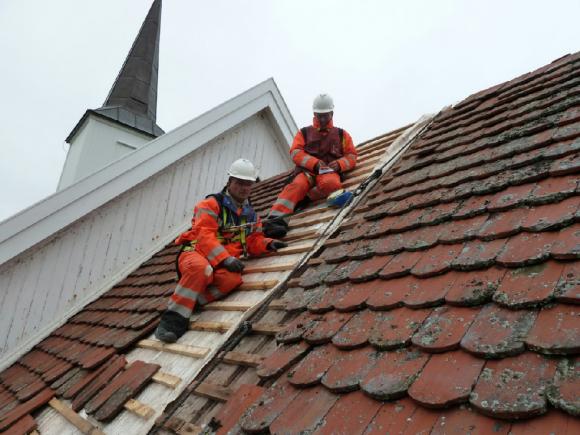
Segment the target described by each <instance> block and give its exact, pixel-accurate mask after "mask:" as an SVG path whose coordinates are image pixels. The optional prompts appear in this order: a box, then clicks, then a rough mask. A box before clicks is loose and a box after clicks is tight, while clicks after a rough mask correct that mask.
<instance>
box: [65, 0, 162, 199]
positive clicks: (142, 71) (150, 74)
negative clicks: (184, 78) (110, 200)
mask: <svg viewBox="0 0 580 435" xmlns="http://www.w3.org/2000/svg"><path fill="white" fill-rule="evenodd" d="M160 25H161V0H154V1H153V4H152V5H151V8H150V9H149V13H148V14H147V17H146V18H145V21H144V22H143V24H142V25H141V29H140V30H139V34H138V35H137V38H135V41H134V42H133V46H132V47H131V50H130V51H129V54H128V55H127V58H126V59H125V62H124V63H123V66H122V67H121V70H120V71H119V74H118V75H117V78H116V79H115V83H113V86H112V87H111V90H110V92H109V95H108V96H107V99H106V100H105V102H104V104H103V106H102V107H99V108H98V109H88V110H87V111H86V112H85V114H84V115H83V117H82V118H81V119H80V121H79V122H77V124H76V125H75V127H74V128H73V130H72V131H71V132H70V134H69V135H68V137H67V138H66V139H65V140H66V142H67V143H69V144H70V148H69V150H68V153H67V157H66V161H65V164H64V167H63V169H62V174H61V176H60V181H59V183H58V189H59V190H60V189H63V188H65V187H67V186H70V185H71V184H73V183H75V182H77V181H78V180H80V179H81V178H84V177H86V176H87V175H89V174H92V173H93V172H95V171H98V170H99V169H101V168H103V167H105V166H106V165H108V164H110V163H111V162H114V161H115V160H118V159H119V158H121V157H122V156H124V155H125V154H127V153H130V152H133V151H135V150H136V149H138V148H140V147H142V146H143V145H145V144H146V143H148V142H150V141H151V140H152V139H154V138H155V137H157V136H161V135H162V134H164V133H165V132H164V131H163V130H162V129H161V128H160V127H159V126H158V125H157V119H156V118H157V75H158V70H159V33H160Z"/></svg>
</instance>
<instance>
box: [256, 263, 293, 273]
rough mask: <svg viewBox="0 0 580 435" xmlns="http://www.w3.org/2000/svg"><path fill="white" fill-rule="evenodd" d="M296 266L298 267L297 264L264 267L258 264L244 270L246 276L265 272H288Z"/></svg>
mask: <svg viewBox="0 0 580 435" xmlns="http://www.w3.org/2000/svg"><path fill="white" fill-rule="evenodd" d="M295 265H296V262H292V263H284V264H269V265H264V266H260V265H259V264H257V265H252V266H246V268H245V269H244V274H249V273H265V272H284V271H287V270H292V269H294V266H295Z"/></svg>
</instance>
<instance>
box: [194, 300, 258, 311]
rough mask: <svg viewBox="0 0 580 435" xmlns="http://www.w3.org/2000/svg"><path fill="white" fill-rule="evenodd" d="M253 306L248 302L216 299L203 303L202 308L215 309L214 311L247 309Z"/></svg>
mask: <svg viewBox="0 0 580 435" xmlns="http://www.w3.org/2000/svg"><path fill="white" fill-rule="evenodd" d="M253 306H254V304H253V303H248V302H230V301H218V302H211V303H209V304H207V305H205V306H204V307H203V308H204V309H205V310H215V311H247V310H249V309H250V308H252V307H253Z"/></svg>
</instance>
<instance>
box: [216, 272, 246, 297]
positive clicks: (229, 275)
mask: <svg viewBox="0 0 580 435" xmlns="http://www.w3.org/2000/svg"><path fill="white" fill-rule="evenodd" d="M241 283H242V274H241V273H236V272H230V271H229V270H227V269H221V268H220V269H218V270H216V271H215V273H214V276H213V285H215V286H216V287H217V288H218V289H219V290H220V291H221V292H222V293H229V292H231V291H232V290H234V289H235V288H237V287H238V286H239V285H240V284H241Z"/></svg>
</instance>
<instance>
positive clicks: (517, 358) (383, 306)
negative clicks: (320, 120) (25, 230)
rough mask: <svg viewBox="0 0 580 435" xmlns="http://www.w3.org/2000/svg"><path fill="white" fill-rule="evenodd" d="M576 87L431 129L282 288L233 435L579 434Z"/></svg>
mask: <svg viewBox="0 0 580 435" xmlns="http://www.w3.org/2000/svg"><path fill="white" fill-rule="evenodd" d="M579 77H580V53H579V54H575V55H573V56H566V57H564V58H561V59H559V60H557V61H555V62H553V63H552V64H550V65H547V66H545V67H543V68H540V69H539V70H537V71H534V72H532V73H529V74H525V75H523V76H521V77H518V78H516V79H514V80H512V81H510V82H507V83H504V84H502V85H498V86H495V87H493V88H491V89H488V90H486V91H482V92H479V93H477V94H474V95H472V96H470V97H469V98H467V99H466V100H464V101H463V102H461V103H459V104H457V105H455V106H454V107H452V108H448V109H446V110H444V111H443V112H441V113H440V114H439V115H437V116H436V118H435V119H434V120H433V122H432V123H431V124H430V125H429V127H428V129H427V130H426V131H424V132H423V134H421V136H420V137H419V138H418V139H416V140H415V141H414V143H412V145H411V147H410V148H409V149H408V151H407V152H406V153H405V154H404V155H403V156H402V158H401V160H400V161H399V162H398V163H397V164H396V165H395V166H394V167H393V168H392V169H391V170H390V171H388V172H387V173H386V174H385V175H384V176H383V177H382V179H381V180H380V182H379V183H378V184H377V185H376V186H375V187H374V188H373V189H372V191H371V192H370V193H369V195H368V197H367V200H366V202H365V203H363V205H362V206H360V207H358V209H357V210H355V211H354V216H353V217H352V219H351V221H350V222H349V223H347V224H344V225H343V227H342V229H341V230H339V231H338V233H337V235H336V237H335V238H334V239H331V240H329V241H327V243H326V245H325V248H324V249H323V250H322V251H321V252H320V256H319V258H317V259H314V260H311V262H310V264H311V265H310V267H307V268H306V270H305V271H304V273H303V275H302V276H301V278H299V279H298V280H297V281H296V282H298V288H295V289H292V291H293V293H292V295H293V299H290V298H288V300H289V301H290V303H291V305H288V308H290V309H289V310H288V316H289V317H288V320H287V321H286V326H285V328H284V329H283V330H282V331H281V332H280V333H278V335H277V337H276V338H277V340H278V342H279V343H280V344H279V347H278V349H277V350H276V351H275V352H274V353H273V354H271V355H270V356H269V357H267V358H266V359H265V360H264V362H263V363H262V364H261V366H259V367H258V371H257V373H258V375H260V376H262V377H263V379H264V380H266V379H272V378H273V379H274V380H275V382H274V383H273V384H272V385H271V386H270V387H269V388H267V389H266V390H265V391H264V393H263V395H262V397H261V398H259V399H258V400H257V401H256V402H255V403H254V404H253V405H252V406H251V407H249V408H248V410H247V411H246V413H245V415H244V416H243V417H242V418H241V420H240V422H239V424H240V425H241V427H242V428H243V429H244V430H245V431H246V432H249V433H254V432H256V431H260V430H264V429H267V428H269V429H270V430H271V431H272V432H275V433H277V432H299V431H302V430H308V431H310V430H312V431H314V432H316V433H338V432H341V431H342V433H352V434H354V433H363V432H364V433H365V434H368V433H386V432H388V431H391V432H396V433H399V431H400V433H417V432H419V431H421V430H425V431H427V432H428V431H433V433H440V432H441V433H443V432H444V433H450V432H452V433H465V432H466V431H470V433H474V432H479V433H490V432H494V433H495V432H497V433H508V431H510V430H511V431H512V433H523V432H524V431H528V432H530V431H536V433H538V432H537V431H540V432H541V431H542V430H543V429H542V428H549V429H550V431H551V432H554V433H575V432H578V431H580V419H578V418H577V416H579V415H580V403H579V402H578V390H579V388H580V384H579V381H578V380H579V379H580V376H579V372H578V368H579V367H580V363H579V362H578V358H577V355H578V353H579V352H580V309H579V308H578V303H579V302H580V285H579V284H580V281H579V278H578V273H579V272H578V271H579V267H580V224H579V221H580V195H579V193H580V178H579V175H578V174H579V173H580V99H579V97H578V95H579V90H580V81H579ZM352 222H355V223H356V224H355V225H353V224H352ZM267 385H269V384H267ZM397 399H400V400H398V401H395V402H393V400H397ZM540 415H544V416H542V417H538V416H540ZM571 416H573V417H571ZM520 419H531V420H528V421H527V422H517V420H520ZM506 420H507V421H506ZM346 428H348V429H346Z"/></svg>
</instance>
